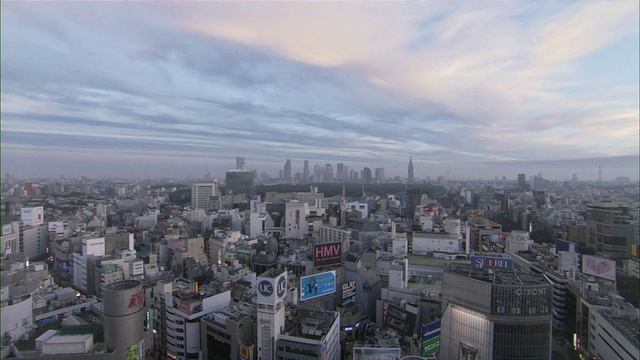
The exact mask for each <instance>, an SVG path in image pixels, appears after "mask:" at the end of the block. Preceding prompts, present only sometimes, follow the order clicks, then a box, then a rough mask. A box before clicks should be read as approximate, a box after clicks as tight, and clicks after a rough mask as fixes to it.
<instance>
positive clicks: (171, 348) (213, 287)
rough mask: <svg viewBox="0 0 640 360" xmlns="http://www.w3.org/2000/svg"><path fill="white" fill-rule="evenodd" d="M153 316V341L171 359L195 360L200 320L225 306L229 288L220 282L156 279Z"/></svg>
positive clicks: (229, 297)
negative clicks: (154, 334)
mask: <svg viewBox="0 0 640 360" xmlns="http://www.w3.org/2000/svg"><path fill="white" fill-rule="evenodd" d="M156 287H157V290H156V293H158V294H160V295H159V296H157V297H156V298H155V304H154V316H155V322H154V323H155V330H156V342H157V343H158V345H159V347H160V349H161V351H162V352H163V353H164V352H166V354H167V356H168V357H169V358H172V359H198V358H199V352H200V350H201V348H202V346H201V344H200V339H201V329H200V320H201V319H202V318H203V317H205V316H207V315H208V314H210V313H212V312H214V311H215V310H218V309H222V308H223V307H225V306H228V305H229V303H230V301H231V291H230V290H229V289H228V288H226V287H224V286H221V284H217V283H210V284H207V285H203V286H200V287H199V286H198V283H194V282H186V281H179V282H178V281H176V282H165V281H159V282H158V283H157V285H156Z"/></svg>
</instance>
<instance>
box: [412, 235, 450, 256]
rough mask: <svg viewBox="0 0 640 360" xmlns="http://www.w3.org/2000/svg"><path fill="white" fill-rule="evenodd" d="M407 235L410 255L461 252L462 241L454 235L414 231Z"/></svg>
mask: <svg viewBox="0 0 640 360" xmlns="http://www.w3.org/2000/svg"><path fill="white" fill-rule="evenodd" d="M409 235H410V240H409V241H410V242H411V249H412V253H413V254H416V255H427V254H431V253H445V254H456V253H458V252H460V251H461V250H462V240H461V239H460V236H459V235H456V234H446V233H434V232H422V231H415V232H410V233H409Z"/></svg>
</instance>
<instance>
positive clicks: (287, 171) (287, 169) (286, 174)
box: [283, 159, 292, 182]
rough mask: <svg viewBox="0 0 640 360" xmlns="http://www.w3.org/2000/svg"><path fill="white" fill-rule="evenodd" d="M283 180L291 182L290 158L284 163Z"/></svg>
mask: <svg viewBox="0 0 640 360" xmlns="http://www.w3.org/2000/svg"><path fill="white" fill-rule="evenodd" d="M283 175H284V181H287V182H291V180H292V177H291V160H289V159H287V161H286V162H285V163H284V173H283Z"/></svg>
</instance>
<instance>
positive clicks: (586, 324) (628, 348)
mask: <svg viewBox="0 0 640 360" xmlns="http://www.w3.org/2000/svg"><path fill="white" fill-rule="evenodd" d="M600 285H602V284H598V283H597V282H591V281H584V280H582V281H574V282H570V283H569V284H568V285H567V307H566V308H567V332H568V333H569V334H571V337H572V338H573V346H574V348H575V349H577V350H578V351H579V352H580V355H581V358H587V359H598V360H605V359H606V360H623V359H624V360H626V359H637V358H638V354H639V353H640V325H639V323H638V312H637V311H638V309H637V308H635V307H634V306H633V305H631V304H629V303H626V302H625V301H624V299H623V298H622V297H620V296H618V295H614V294H611V293H610V294H608V296H607V291H606V290H605V287H603V286H600Z"/></svg>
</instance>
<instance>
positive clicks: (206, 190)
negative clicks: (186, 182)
mask: <svg viewBox="0 0 640 360" xmlns="http://www.w3.org/2000/svg"><path fill="white" fill-rule="evenodd" d="M215 196H218V183H217V182H209V183H194V184H193V185H192V186H191V208H192V209H203V210H211V209H214V208H215V204H214V197H215Z"/></svg>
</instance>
